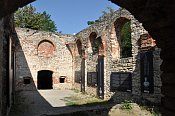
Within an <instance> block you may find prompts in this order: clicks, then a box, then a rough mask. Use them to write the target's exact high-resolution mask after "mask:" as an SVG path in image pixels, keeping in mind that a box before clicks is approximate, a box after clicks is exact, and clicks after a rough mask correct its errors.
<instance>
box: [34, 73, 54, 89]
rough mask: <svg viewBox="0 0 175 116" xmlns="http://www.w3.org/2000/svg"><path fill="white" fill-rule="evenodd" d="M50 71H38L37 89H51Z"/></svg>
mask: <svg viewBox="0 0 175 116" xmlns="http://www.w3.org/2000/svg"><path fill="white" fill-rule="evenodd" d="M52 73H53V72H52V71H49V70H41V71H38V77H37V80H38V81H37V87H38V89H53V87H52Z"/></svg>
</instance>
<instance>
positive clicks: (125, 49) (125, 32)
mask: <svg viewBox="0 0 175 116" xmlns="http://www.w3.org/2000/svg"><path fill="white" fill-rule="evenodd" d="M121 49H122V57H123V58H127V57H131V56H132V45H131V22H130V21H128V22H126V23H125V24H124V25H123V27H122V30H121Z"/></svg>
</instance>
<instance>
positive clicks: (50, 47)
mask: <svg viewBox="0 0 175 116" xmlns="http://www.w3.org/2000/svg"><path fill="white" fill-rule="evenodd" d="M37 51H38V56H40V57H46V58H49V57H52V56H53V55H54V51H55V46H54V44H53V43H52V42H51V41H49V40H43V41H41V42H40V43H39V44H38V49H37Z"/></svg>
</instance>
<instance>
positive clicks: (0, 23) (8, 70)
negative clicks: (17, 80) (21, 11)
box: [0, 15, 15, 116]
mask: <svg viewBox="0 0 175 116" xmlns="http://www.w3.org/2000/svg"><path fill="white" fill-rule="evenodd" d="M14 36H15V30H14V24H13V16H12V15H8V16H6V17H4V18H2V19H1V20H0V39H1V42H0V47H1V48H0V51H1V52H0V59H1V60H0V116H5V115H8V113H9V110H10V107H11V105H12V103H13V102H14V101H13V100H14V91H13V87H14V84H13V83H14V75H13V74H14V67H13V64H14V59H13V58H14V57H13V53H14V49H13V46H14V43H15V39H14Z"/></svg>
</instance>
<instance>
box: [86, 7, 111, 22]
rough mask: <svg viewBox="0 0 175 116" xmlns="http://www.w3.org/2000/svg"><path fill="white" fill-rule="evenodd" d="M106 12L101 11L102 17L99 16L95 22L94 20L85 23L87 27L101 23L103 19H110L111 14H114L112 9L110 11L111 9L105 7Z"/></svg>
mask: <svg viewBox="0 0 175 116" xmlns="http://www.w3.org/2000/svg"><path fill="white" fill-rule="evenodd" d="M107 10H108V11H105V10H104V11H102V13H103V14H102V16H100V17H99V18H98V19H97V20H95V21H87V24H88V25H92V24H94V23H97V22H101V21H103V19H105V18H109V17H111V16H112V15H113V14H114V9H112V8H111V7H107Z"/></svg>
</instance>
